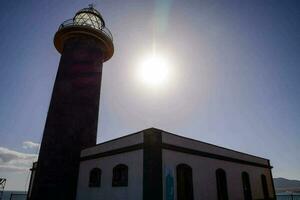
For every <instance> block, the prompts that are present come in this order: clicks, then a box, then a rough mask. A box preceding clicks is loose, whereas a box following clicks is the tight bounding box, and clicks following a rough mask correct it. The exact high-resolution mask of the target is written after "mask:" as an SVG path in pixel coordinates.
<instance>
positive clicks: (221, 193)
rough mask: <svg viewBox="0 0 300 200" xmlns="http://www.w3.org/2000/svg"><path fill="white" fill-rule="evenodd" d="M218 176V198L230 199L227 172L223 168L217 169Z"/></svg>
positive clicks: (220, 199)
mask: <svg viewBox="0 0 300 200" xmlns="http://www.w3.org/2000/svg"><path fill="white" fill-rule="evenodd" d="M216 177H217V190H218V200H228V191H227V180H226V172H225V171H224V170H223V169H217V171H216Z"/></svg>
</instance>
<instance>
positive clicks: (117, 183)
mask: <svg viewBox="0 0 300 200" xmlns="http://www.w3.org/2000/svg"><path fill="white" fill-rule="evenodd" d="M127 186H128V166H127V165H125V164H118V165H116V166H115V167H114V168H113V176H112V187H127Z"/></svg>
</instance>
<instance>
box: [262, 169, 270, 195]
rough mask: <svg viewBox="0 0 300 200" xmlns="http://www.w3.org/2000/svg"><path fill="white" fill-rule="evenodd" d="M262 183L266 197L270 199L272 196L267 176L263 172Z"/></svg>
mask: <svg viewBox="0 0 300 200" xmlns="http://www.w3.org/2000/svg"><path fill="white" fill-rule="evenodd" d="M261 184H262V189H263V194H264V199H269V198H270V197H269V190H268V184H267V178H266V176H265V175H263V174H262V175H261Z"/></svg>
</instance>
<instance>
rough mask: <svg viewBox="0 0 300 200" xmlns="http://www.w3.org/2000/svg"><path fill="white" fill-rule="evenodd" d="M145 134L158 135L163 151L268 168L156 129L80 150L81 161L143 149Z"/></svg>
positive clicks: (257, 160)
mask: <svg viewBox="0 0 300 200" xmlns="http://www.w3.org/2000/svg"><path fill="white" fill-rule="evenodd" d="M145 134H160V137H161V148H162V149H163V150H169V151H177V152H181V153H186V154H193V155H199V156H203V157H209V158H212V159H220V160H225V161H229V162H239V163H242V164H243V163H244V164H247V163H248V164H251V163H252V164H253V165H258V166H259V165H262V166H268V167H271V166H270V163H269V160H268V159H265V158H261V157H258V156H254V155H250V154H246V153H242V152H239V151H235V150H232V149H228V148H224V147H220V146H216V145H213V144H209V143H206V142H202V141H198V140H195V139H190V138H187V137H183V136H180V135H176V134H173V133H169V132H166V131H164V130H160V129H157V128H148V129H145V130H141V131H139V132H136V133H132V134H129V135H126V136H123V137H119V138H116V139H113V140H110V141H106V142H103V143H100V144H97V145H95V146H93V147H89V148H87V149H84V150H82V152H81V160H89V159H93V158H96V157H97V155H98V157H99V156H101V155H102V156H107V155H111V153H112V152H115V151H117V153H118V152H120V153H122V152H123V151H122V150H124V151H134V150H139V149H143V145H144V135H145Z"/></svg>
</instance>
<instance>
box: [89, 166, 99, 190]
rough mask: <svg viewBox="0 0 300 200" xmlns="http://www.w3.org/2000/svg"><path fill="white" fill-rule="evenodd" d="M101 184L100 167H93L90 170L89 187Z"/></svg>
mask: <svg viewBox="0 0 300 200" xmlns="http://www.w3.org/2000/svg"><path fill="white" fill-rule="evenodd" d="M100 186H101V169H99V168H94V169H92V170H91V171H90V179H89V187H100Z"/></svg>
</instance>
